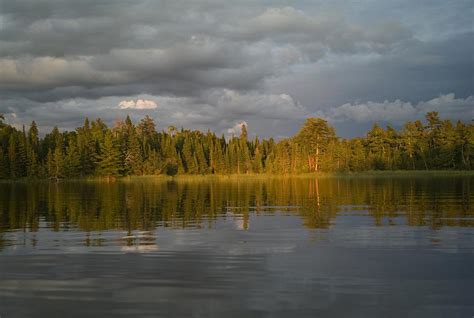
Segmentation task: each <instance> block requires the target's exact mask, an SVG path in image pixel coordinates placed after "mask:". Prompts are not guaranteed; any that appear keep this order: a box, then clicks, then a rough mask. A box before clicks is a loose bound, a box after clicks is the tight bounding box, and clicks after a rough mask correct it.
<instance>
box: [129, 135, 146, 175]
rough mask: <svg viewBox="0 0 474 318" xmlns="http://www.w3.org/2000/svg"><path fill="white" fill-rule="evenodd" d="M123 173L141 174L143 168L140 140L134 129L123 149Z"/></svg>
mask: <svg viewBox="0 0 474 318" xmlns="http://www.w3.org/2000/svg"><path fill="white" fill-rule="evenodd" d="M124 165H125V173H126V174H128V175H141V174H142V170H143V156H142V150H141V148H140V142H139V140H138V137H137V136H136V134H135V132H134V131H131V134H130V135H129V139H128V143H127V149H126V151H125V159H124Z"/></svg>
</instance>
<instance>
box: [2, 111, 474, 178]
mask: <svg viewBox="0 0 474 318" xmlns="http://www.w3.org/2000/svg"><path fill="white" fill-rule="evenodd" d="M473 145H474V125H473V124H472V123H469V124H466V123H463V122H462V121H458V122H456V123H455V124H454V123H452V122H451V121H450V120H443V119H440V118H439V115H438V113H437V112H429V113H427V114H426V122H425V123H423V122H422V121H420V120H417V121H414V122H407V123H406V124H405V125H404V126H403V128H402V129H400V130H399V131H397V130H396V129H394V128H393V127H391V126H387V127H386V128H383V127H381V126H379V125H378V124H374V125H373V127H372V129H371V130H370V131H369V132H368V133H367V134H366V136H365V137H359V138H352V139H343V138H339V137H337V135H336V131H335V129H334V128H333V127H332V126H331V125H330V124H329V123H328V122H327V121H325V120H324V119H321V118H307V119H306V121H305V123H304V124H303V126H302V127H301V128H300V130H299V131H298V133H297V134H296V135H295V136H293V137H291V138H287V139H282V140H280V141H275V140H274V139H273V138H270V139H259V138H258V137H255V138H252V139H250V138H249V136H248V132H247V127H246V126H242V131H241V133H240V135H239V136H232V137H230V138H227V139H226V138H225V136H224V135H222V136H220V137H219V136H217V135H216V134H215V133H213V132H211V131H207V132H205V133H204V132H201V131H197V130H186V129H177V128H176V127H174V126H169V127H167V128H166V130H162V131H158V130H157V128H156V125H155V123H154V121H153V119H152V118H151V117H149V116H145V117H144V118H143V119H142V120H141V121H140V122H139V123H138V124H134V123H133V122H132V121H131V119H130V117H129V116H127V118H126V119H125V120H124V121H117V122H116V123H115V125H114V127H107V125H106V124H105V123H104V122H103V121H102V120H101V119H100V118H98V119H96V120H94V121H89V119H88V118H86V119H85V121H84V124H83V126H81V127H78V128H76V130H75V131H64V132H60V131H59V129H58V128H57V127H55V128H54V129H53V130H52V131H51V132H50V133H48V134H46V135H45V136H44V137H43V138H40V137H39V131H38V127H37V124H36V123H35V122H34V121H33V122H32V123H31V125H30V127H29V128H28V129H26V128H25V127H23V129H22V130H18V129H16V128H15V127H13V126H11V125H9V124H7V123H5V122H4V117H3V116H1V114H0V179H25V178H28V179H30V178H35V179H43V178H50V179H55V180H58V179H62V178H68V179H70V178H84V177H104V178H107V179H113V178H117V177H121V176H143V175H163V176H174V175H258V174H275V175H280V174H308V173H311V174H314V173H320V174H324V173H348V172H355V173H357V172H364V171H392V172H395V171H399V170H406V171H415V170H425V171H431V170H472V168H473V162H474V151H473Z"/></svg>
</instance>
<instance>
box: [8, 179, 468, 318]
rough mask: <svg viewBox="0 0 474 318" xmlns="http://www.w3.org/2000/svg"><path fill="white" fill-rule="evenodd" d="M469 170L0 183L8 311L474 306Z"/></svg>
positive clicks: (201, 313)
mask: <svg viewBox="0 0 474 318" xmlns="http://www.w3.org/2000/svg"><path fill="white" fill-rule="evenodd" d="M472 189H474V177H470V176H465V177H463V176H456V177H454V176H452V177H449V176H445V177H433V176H432V177H423V176H419V177H417V176H413V177H410V176H407V175H403V176H400V177H394V176H383V175H381V176H372V177H325V178H319V179H317V178H310V177H255V178H253V177H245V178H233V177H232V178H212V177H206V178H205V177H203V178H199V177H196V178H181V179H180V178H178V179H176V180H170V179H164V178H163V179H161V178H156V179H153V178H142V179H140V178H137V179H131V180H127V179H124V180H120V181H117V182H113V183H107V182H91V181H82V182H60V183H49V182H28V183H26V182H25V183H0V316H1V317H2V318H9V317H66V316H67V317H89V316H92V315H94V316H98V317H117V316H123V317H130V316H137V317H156V316H163V317H226V318H230V317H430V318H432V317H472V315H474V270H473V269H474V209H473V205H474V193H473V191H472Z"/></svg>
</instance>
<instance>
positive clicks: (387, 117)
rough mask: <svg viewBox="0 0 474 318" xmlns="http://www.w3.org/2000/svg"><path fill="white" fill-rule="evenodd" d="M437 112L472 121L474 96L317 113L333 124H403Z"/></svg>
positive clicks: (353, 106)
mask: <svg viewBox="0 0 474 318" xmlns="http://www.w3.org/2000/svg"><path fill="white" fill-rule="evenodd" d="M430 111H437V112H439V114H440V116H441V117H444V118H450V119H454V120H456V119H461V120H469V119H471V118H472V117H474V96H469V97H467V98H456V97H455V95H454V94H453V93H451V94H446V95H440V96H439V97H436V98H433V99H431V100H428V101H421V102H419V103H417V104H412V103H410V102H403V101H401V100H398V99H397V100H395V101H384V102H381V103H380V102H371V101H369V102H366V103H357V104H351V103H347V104H344V105H341V106H338V107H335V108H333V109H330V110H328V111H325V112H319V113H317V114H318V115H320V116H323V117H326V118H328V119H329V120H331V121H333V122H345V121H356V122H358V123H368V122H375V121H388V122H398V123H402V122H405V121H408V120H413V119H418V118H421V117H423V116H424V115H425V114H426V113H427V112H430Z"/></svg>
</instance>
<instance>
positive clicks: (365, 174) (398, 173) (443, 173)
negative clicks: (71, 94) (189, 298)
mask: <svg viewBox="0 0 474 318" xmlns="http://www.w3.org/2000/svg"><path fill="white" fill-rule="evenodd" d="M372 177H377V178H412V177H433V178H434V177H474V170H384V171H381V170H373V171H361V172H318V173H301V174H266V173H260V174H256V173H252V174H204V175H187V174H183V175H176V176H168V175H143V176H125V177H118V178H116V179H113V180H109V179H107V178H103V177H97V176H89V177H82V178H64V179H60V180H59V182H117V181H118V182H134V181H147V180H157V181H158V180H163V181H172V180H175V181H187V180H206V179H207V180H234V179H285V178H303V179H304V178H372ZM15 182H18V183H25V182H40V183H41V182H50V183H54V182H56V181H52V180H50V179H48V178H21V179H2V180H0V183H15Z"/></svg>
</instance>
